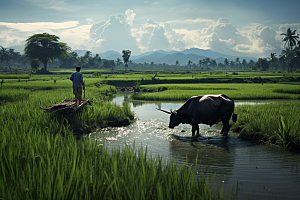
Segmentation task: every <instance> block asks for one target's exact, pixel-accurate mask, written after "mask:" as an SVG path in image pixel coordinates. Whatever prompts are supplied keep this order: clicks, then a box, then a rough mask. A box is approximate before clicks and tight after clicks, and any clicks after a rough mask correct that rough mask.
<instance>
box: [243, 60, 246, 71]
mask: <svg viewBox="0 0 300 200" xmlns="http://www.w3.org/2000/svg"><path fill="white" fill-rule="evenodd" d="M242 65H243V66H244V71H245V69H246V65H247V61H246V59H243V61H242Z"/></svg>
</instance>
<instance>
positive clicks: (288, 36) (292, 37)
mask: <svg viewBox="0 0 300 200" xmlns="http://www.w3.org/2000/svg"><path fill="white" fill-rule="evenodd" d="M296 31H297V30H294V31H291V28H288V29H287V30H286V33H281V34H280V35H284V36H285V37H284V38H283V39H282V42H285V43H284V46H285V45H286V44H288V48H290V51H292V49H293V46H295V45H296V44H297V42H299V40H298V39H299V34H297V35H296Z"/></svg>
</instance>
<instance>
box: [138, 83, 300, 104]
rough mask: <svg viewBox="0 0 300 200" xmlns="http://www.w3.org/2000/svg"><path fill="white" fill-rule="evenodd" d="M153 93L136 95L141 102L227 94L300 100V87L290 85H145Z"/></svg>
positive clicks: (239, 97) (144, 87) (234, 96)
mask: <svg viewBox="0 0 300 200" xmlns="http://www.w3.org/2000/svg"><path fill="white" fill-rule="evenodd" d="M140 88H141V89H147V90H154V91H156V92H151V93H136V94H134V95H133V96H132V98H133V99H139V100H187V99H189V98H190V97H191V96H198V95H204V94H226V95H227V96H229V97H231V98H233V99H235V100H237V99H240V100H241V99H300V94H299V86H298V85H289V84H269V83H266V84H231V83H230V84H218V83H214V84H202V83H200V84H156V85H143V86H140Z"/></svg>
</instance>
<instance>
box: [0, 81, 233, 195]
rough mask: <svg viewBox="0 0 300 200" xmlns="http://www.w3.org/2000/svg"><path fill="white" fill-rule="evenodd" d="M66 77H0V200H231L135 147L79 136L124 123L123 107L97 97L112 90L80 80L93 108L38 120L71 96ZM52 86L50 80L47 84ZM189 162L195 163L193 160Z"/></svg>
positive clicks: (202, 179)
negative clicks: (100, 143) (109, 144)
mask: <svg viewBox="0 0 300 200" xmlns="http://www.w3.org/2000/svg"><path fill="white" fill-rule="evenodd" d="M67 78H68V75H53V76H49V75H48V76H38V75H35V76H31V77H30V78H29V79H22V80H17V79H5V82H4V84H3V86H2V89H0V92H1V93H0V108H1V109H0V126H1V131H0V140H1V144H0V198H1V199H123V198H124V199H126V198H127V199H233V198H234V197H233V196H232V195H231V193H230V194H229V195H225V194H224V193H223V190H222V188H221V187H218V189H216V187H215V186H214V185H213V177H206V176H205V175H202V174H198V173H197V171H196V169H197V166H193V167H191V166H188V165H187V164H185V165H183V166H181V167H176V166H175V163H174V161H172V160H171V161H170V162H162V159H161V158H160V157H155V158H153V157H149V156H148V155H147V151H145V152H143V150H142V148H141V149H140V150H135V147H126V148H124V149H113V150H107V149H106V148H105V147H104V146H97V145H96V142H95V141H91V140H89V139H87V138H85V139H82V140H80V141H79V140H76V138H75V137H74V136H73V135H74V133H76V130H79V132H80V133H82V132H85V130H89V129H91V128H98V127H104V126H106V125H108V124H109V123H110V122H116V121H117V122H118V121H122V120H128V121H131V120H132V119H133V113H132V112H131V110H130V107H129V105H128V104H126V103H125V104H123V106H118V105H116V104H114V103H111V102H110V101H106V100H105V99H110V98H111V96H112V95H113V94H114V93H116V88H115V87H114V86H109V85H105V84H102V81H99V79H98V78H85V83H86V89H87V91H86V95H87V98H90V99H91V100H92V104H93V106H85V107H83V108H81V109H80V110H78V111H77V112H75V113H73V114H69V115H67V114H55V113H53V114H46V113H44V112H43V111H42V110H40V109H39V107H40V106H41V107H48V106H49V105H51V104H55V103H58V102H60V101H61V100H63V99H64V98H68V99H70V98H74V97H73V94H72V89H71V85H72V84H71V81H70V80H66V79H67ZM54 80H56V81H54ZM195 163H197V161H196V162H195Z"/></svg>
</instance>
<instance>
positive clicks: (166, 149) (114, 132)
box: [90, 95, 300, 200]
mask: <svg viewBox="0 0 300 200" xmlns="http://www.w3.org/2000/svg"><path fill="white" fill-rule="evenodd" d="M126 98H127V97H126V96H123V95H122V96H117V97H116V98H115V99H114V100H113V101H114V102H116V103H117V104H122V102H123V101H124V100H126ZM183 103H184V102H175V103H174V102H147V103H142V102H138V101H137V102H131V103H130V105H131V109H132V110H133V111H134V113H135V116H136V117H137V121H136V122H135V123H134V124H131V125H129V126H127V127H118V128H105V129H102V130H100V131H98V132H94V133H91V134H90V137H91V138H92V139H96V140H97V142H98V144H99V145H103V144H104V145H105V146H106V147H108V148H121V149H122V148H123V147H125V145H130V146H133V144H135V147H136V148H141V147H142V148H144V149H145V148H146V147H147V151H148V154H151V155H153V156H155V155H160V156H162V157H163V159H165V160H166V161H168V160H170V158H171V159H174V160H175V163H176V164H177V165H179V166H181V165H182V164H183V163H185V162H186V161H187V162H188V163H189V165H192V164H194V163H195V160H196V157H197V155H198V164H197V166H198V169H199V173H206V174H210V175H214V174H215V183H216V184H219V185H221V184H224V190H225V192H226V193H228V192H229V190H230V187H231V186H234V187H235V189H236V188H237V189H238V190H237V191H238V192H237V197H238V199H297V200H298V199H299V198H300V197H299V196H300V155H299V154H295V153H291V152H287V151H283V150H281V149H279V148H276V147H270V146H268V145H257V144H256V143H253V142H248V141H243V140H240V139H239V138H238V135H237V134H236V133H233V132H229V136H228V137H223V136H221V135H220V134H219V132H220V129H221V128H222V127H221V126H220V125H214V126H212V127H210V126H208V125H203V124H202V125H200V126H199V127H200V134H201V136H199V137H198V138H197V137H196V138H195V137H194V138H192V137H191V126H190V125H183V124H181V125H179V126H178V127H175V128H174V129H169V128H168V124H169V115H168V114H166V113H163V112H161V111H158V110H156V109H155V108H161V109H164V110H170V109H173V110H174V109H178V108H180V107H181V105H182V104H183ZM257 103H266V102H263V101H259V102H258V101H251V102H249V101H248V102H245V101H236V102H235V104H236V106H239V105H242V104H257Z"/></svg>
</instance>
